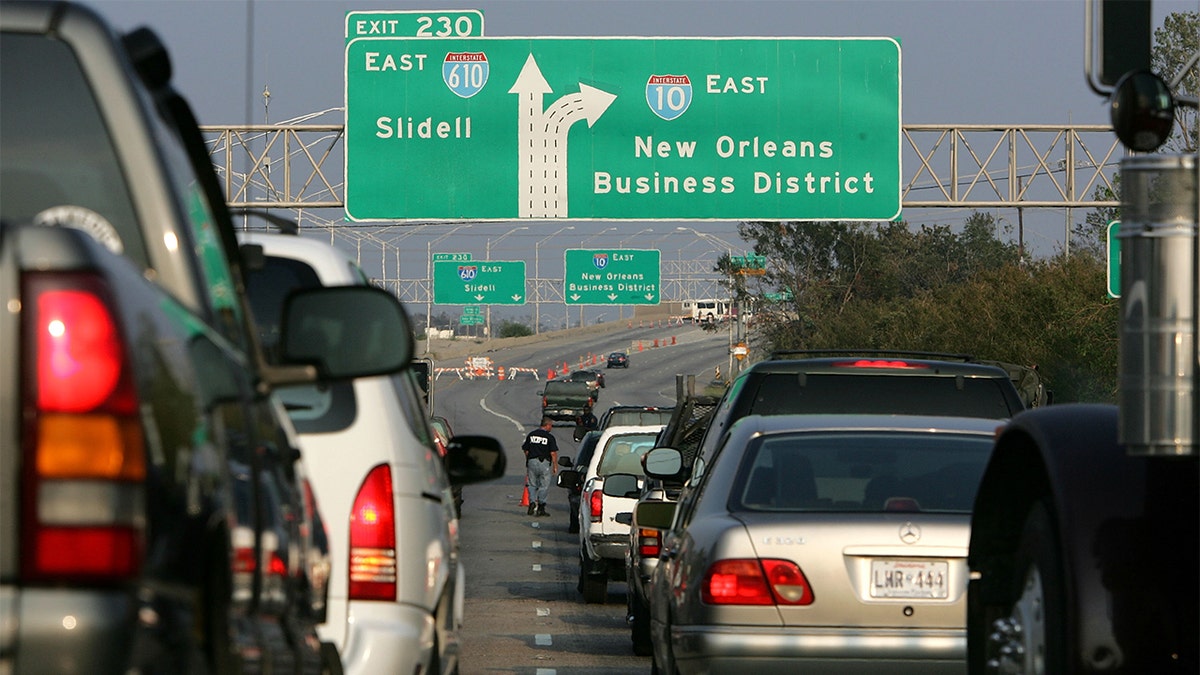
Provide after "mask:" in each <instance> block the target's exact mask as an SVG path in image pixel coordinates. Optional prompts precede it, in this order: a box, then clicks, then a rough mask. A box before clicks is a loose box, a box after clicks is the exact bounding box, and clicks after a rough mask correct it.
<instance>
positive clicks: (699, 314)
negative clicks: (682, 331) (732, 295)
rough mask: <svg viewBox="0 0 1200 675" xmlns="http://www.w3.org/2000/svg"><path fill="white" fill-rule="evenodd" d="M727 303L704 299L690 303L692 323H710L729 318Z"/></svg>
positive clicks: (726, 301)
mask: <svg viewBox="0 0 1200 675" xmlns="http://www.w3.org/2000/svg"><path fill="white" fill-rule="evenodd" d="M729 304H730V303H729V301H728V300H717V299H714V298H705V299H702V300H692V301H691V316H692V323H712V322H714V321H725V320H726V319H728V318H729Z"/></svg>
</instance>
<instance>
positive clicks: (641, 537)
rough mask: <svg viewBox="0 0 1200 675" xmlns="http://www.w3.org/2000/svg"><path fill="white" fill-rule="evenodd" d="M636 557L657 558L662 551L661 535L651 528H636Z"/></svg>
mask: <svg viewBox="0 0 1200 675" xmlns="http://www.w3.org/2000/svg"><path fill="white" fill-rule="evenodd" d="M637 542H638V555H639V556H641V557H643V558H657V557H658V554H659V552H661V551H662V533H661V532H659V531H658V530H656V529H654V528H653V527H639V528H638V538H637Z"/></svg>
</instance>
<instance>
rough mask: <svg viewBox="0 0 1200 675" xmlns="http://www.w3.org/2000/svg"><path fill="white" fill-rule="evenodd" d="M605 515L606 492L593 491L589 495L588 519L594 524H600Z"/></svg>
mask: <svg viewBox="0 0 1200 675" xmlns="http://www.w3.org/2000/svg"><path fill="white" fill-rule="evenodd" d="M603 514H604V491H603V490H592V491H591V492H590V493H588V517H589V518H591V521H592V522H593V523H598V522H600V517H601V516H602V515H603Z"/></svg>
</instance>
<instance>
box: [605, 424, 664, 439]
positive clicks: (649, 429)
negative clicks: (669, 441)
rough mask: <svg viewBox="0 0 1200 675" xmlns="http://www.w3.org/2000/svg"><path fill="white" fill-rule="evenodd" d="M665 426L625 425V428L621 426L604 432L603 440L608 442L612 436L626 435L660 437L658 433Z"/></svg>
mask: <svg viewBox="0 0 1200 675" xmlns="http://www.w3.org/2000/svg"><path fill="white" fill-rule="evenodd" d="M663 426H664V425H662V424H656V425H646V426H631V425H625V426H619V427H609V428H607V429H605V430H604V434H603V438H602V440H607V439H608V438H610V437H612V436H622V435H625V434H648V435H652V436H656V435H658V432H659V431H661V430H662V428H663Z"/></svg>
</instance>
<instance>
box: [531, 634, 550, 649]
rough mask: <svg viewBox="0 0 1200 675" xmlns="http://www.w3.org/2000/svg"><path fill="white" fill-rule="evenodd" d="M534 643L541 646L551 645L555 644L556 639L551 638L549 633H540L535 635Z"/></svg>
mask: <svg viewBox="0 0 1200 675" xmlns="http://www.w3.org/2000/svg"><path fill="white" fill-rule="evenodd" d="M533 644H535V645H537V646H539V647H549V646H550V645H552V644H554V641H553V640H552V639H551V638H550V634H549V633H538V634H537V635H534V636H533Z"/></svg>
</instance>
